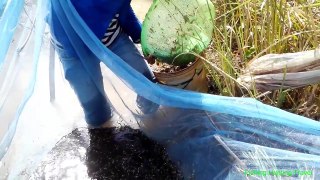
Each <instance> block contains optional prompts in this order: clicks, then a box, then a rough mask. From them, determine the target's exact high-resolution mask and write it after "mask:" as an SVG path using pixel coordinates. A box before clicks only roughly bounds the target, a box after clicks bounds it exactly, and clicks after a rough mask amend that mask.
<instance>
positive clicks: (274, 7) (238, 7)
mask: <svg viewBox="0 0 320 180" xmlns="http://www.w3.org/2000/svg"><path fill="white" fill-rule="evenodd" d="M213 2H214V4H215V7H216V12H217V13H216V21H215V24H216V28H215V32H214V35H213V42H212V44H211V46H210V48H209V49H208V51H207V52H206V54H207V58H208V59H209V60H210V61H212V62H214V63H215V64H217V65H218V67H219V68H221V69H222V70H223V71H224V72H225V73H227V74H229V75H230V76H231V77H233V78H237V77H238V76H239V75H240V74H241V73H242V70H243V69H244V68H245V66H246V64H247V63H248V62H249V61H250V60H252V59H255V58H258V57H260V56H262V55H265V54H269V53H287V52H299V51H305V50H311V49H315V48H317V47H318V46H319V44H320V0H295V1H288V0H241V1H238V0H214V1H213ZM210 77H211V79H212V82H213V83H212V84H213V85H214V89H215V92H214V93H216V94H221V95H225V96H251V97H254V98H257V97H259V98H258V99H259V100H261V101H263V102H265V103H267V104H271V105H273V106H277V107H279V108H282V109H285V110H287V111H290V112H293V113H297V114H300V115H303V116H306V117H309V118H312V119H316V120H319V119H320V85H313V86H309V87H304V88H299V89H287V90H277V91H273V92H268V93H266V95H263V96H260V95H261V94H262V93H265V92H257V91H254V92H251V93H248V92H243V91H240V90H239V89H240V88H239V87H238V85H237V83H235V82H234V80H232V79H230V78H225V77H224V76H221V75H220V74H218V73H216V71H214V70H213V69H212V70H210Z"/></svg>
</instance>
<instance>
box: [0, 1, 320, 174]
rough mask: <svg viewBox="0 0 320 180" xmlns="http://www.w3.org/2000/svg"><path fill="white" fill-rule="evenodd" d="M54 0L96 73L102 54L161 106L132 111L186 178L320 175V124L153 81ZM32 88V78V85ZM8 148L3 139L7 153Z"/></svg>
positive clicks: (66, 4)
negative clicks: (152, 110) (145, 111)
mask: <svg viewBox="0 0 320 180" xmlns="http://www.w3.org/2000/svg"><path fill="white" fill-rule="evenodd" d="M51 3H52V4H51V6H52V9H54V10H55V11H56V12H57V14H58V18H59V19H60V22H61V24H62V26H63V28H64V30H65V31H66V32H67V35H68V37H69V39H71V42H72V45H73V46H74V47H75V48H74V49H76V50H77V54H78V55H79V57H81V60H82V62H83V63H84V64H85V66H86V69H87V70H88V71H89V72H90V71H92V69H90V61H89V60H90V59H99V60H101V61H102V62H103V63H104V64H105V65H106V66H107V68H108V69H109V70H111V71H112V73H114V74H115V75H116V76H117V77H118V78H119V80H121V81H122V83H124V85H126V86H127V87H129V88H130V89H131V90H133V92H134V93H135V95H137V94H138V95H140V96H143V97H145V98H147V99H149V100H151V101H153V102H155V103H158V104H160V105H161V108H160V110H159V111H158V112H157V113H155V114H153V115H143V114H140V113H134V114H135V117H136V118H137V119H138V123H139V124H140V128H141V129H142V130H143V131H144V132H145V133H146V134H147V135H148V136H149V137H151V138H153V139H155V140H157V141H158V142H160V143H162V144H164V145H165V146H166V148H167V150H168V153H169V156H170V157H171V159H172V160H173V161H174V162H175V163H177V164H178V166H179V168H181V170H182V171H183V174H184V176H185V177H186V178H191V179H214V178H217V179H245V178H247V177H249V176H250V177H251V176H252V177H256V178H261V176H267V175H268V176H269V177H271V178H272V177H275V176H278V177H279V176H291V177H293V178H301V173H302V172H307V173H309V172H312V173H311V174H310V175H308V177H311V178H315V177H318V176H320V123H319V122H316V121H313V120H311V119H308V118H305V117H302V116H298V115H295V114H292V113H289V112H286V111H283V110H280V109H278V108H275V107H271V106H268V105H265V104H263V103H261V102H259V101H257V100H254V99H251V98H235V97H223V96H215V95H209V94H202V93H196V92H190V91H186V90H179V89H175V88H171V87H166V86H162V85H157V84H154V83H152V82H150V81H149V80H148V79H146V78H145V77H144V76H143V75H141V74H139V73H138V72H136V71H135V70H134V69H133V68H131V67H130V66H128V65H127V64H125V63H124V61H122V60H121V59H120V58H119V57H118V56H116V55H115V54H113V53H112V52H111V51H109V50H108V49H107V48H105V47H104V46H103V44H102V43H101V42H100V41H99V39H97V38H96V37H95V35H94V34H93V33H92V32H91V31H90V29H89V28H88V27H87V26H86V24H85V23H84V21H83V20H82V19H81V17H80V16H79V15H78V13H77V12H76V10H75V9H74V7H73V5H72V3H71V2H70V0H52V1H51ZM16 8H17V7H16ZM47 8H49V9H50V6H47V4H46V1H45V0H39V1H38V10H39V11H40V9H41V12H46V10H48V9H47ZM37 18H38V19H43V21H39V23H40V25H39V27H38V28H36V29H38V32H36V34H37V35H41V33H43V24H42V25H41V22H42V23H44V18H45V13H39V14H38V15H37ZM0 25H1V24H0ZM0 27H1V26H0ZM4 29H5V28H4ZM4 29H3V28H2V29H0V30H1V31H4ZM35 37H37V38H39V39H35V42H38V43H36V45H35V47H36V48H35V51H34V53H35V56H34V57H35V58H34V59H35V60H36V59H37V57H38V55H37V54H38V53H39V51H40V47H41V43H40V42H41V39H40V37H39V36H35ZM6 45H7V46H8V43H7V44H6ZM1 52H2V51H1ZM35 65H36V64H35ZM33 82H34V81H33ZM33 86H34V84H32V83H31V85H30V87H31V89H32V87H33ZM115 89H116V90H117V92H118V94H119V96H120V98H121V99H122V100H123V101H124V104H129V102H126V101H127V100H128V99H130V98H126V97H127V96H126V95H124V94H125V93H121V87H115ZM186 97H188V98H186ZM24 102H26V101H24ZM17 114H19V111H17ZM16 123H18V119H17V120H16V121H15V123H14V124H16ZM11 127H12V128H13V129H15V128H16V126H14V125H13V126H11ZM14 132H15V131H14V130H10V131H8V133H7V134H10V133H11V136H4V137H3V138H2V141H1V142H10V141H11V139H12V135H13V134H14ZM7 144H8V143H7ZM7 147H8V146H7V145H3V144H1V146H0V150H1V151H2V153H4V152H5V151H6V148H7ZM0 155H1V154H0ZM299 173H300V174H299Z"/></svg>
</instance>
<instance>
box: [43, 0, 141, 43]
mask: <svg viewBox="0 0 320 180" xmlns="http://www.w3.org/2000/svg"><path fill="white" fill-rule="evenodd" d="M71 2H72V4H73V6H74V7H75V9H76V10H77V12H78V13H79V15H80V16H81V18H82V19H83V20H84V21H85V22H86V24H87V25H88V27H89V28H90V29H91V30H92V31H93V33H94V34H95V35H96V36H97V37H98V38H99V39H102V37H103V35H104V33H105V31H106V30H107V28H108V27H109V24H110V22H111V20H112V18H113V17H114V16H115V14H116V13H119V14H120V19H119V22H120V26H121V27H122V28H123V30H124V31H125V33H127V34H128V35H129V36H130V37H131V38H132V40H133V41H134V42H137V41H139V39H140V35H141V24H140V22H139V20H138V19H137V17H136V16H135V14H134V12H133V10H132V8H131V6H130V3H131V0H71ZM49 25H50V27H51V32H52V35H53V37H54V39H56V40H57V41H58V42H59V43H60V44H61V45H62V46H64V47H68V46H70V42H69V40H68V38H67V36H66V34H65V32H64V31H63V29H62V27H61V25H60V23H59V22H58V20H57V18H56V14H55V12H54V11H53V10H52V15H51V20H49Z"/></svg>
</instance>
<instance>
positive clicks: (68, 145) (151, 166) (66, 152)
mask: <svg viewBox="0 0 320 180" xmlns="http://www.w3.org/2000/svg"><path fill="white" fill-rule="evenodd" d="M32 178H33V179H64V178H67V179H68V178H72V179H182V178H183V177H182V175H181V173H180V171H179V170H178V169H177V167H176V166H175V164H173V163H172V162H171V161H170V160H169V159H168V156H167V154H166V151H165V148H164V147H162V146H161V145H159V144H157V143H156V142H154V141H152V140H150V139H149V138H147V137H146V136H145V135H144V134H143V133H142V132H140V131H139V130H134V129H131V128H130V127H122V128H120V129H119V128H109V129H89V130H88V129H75V130H74V131H73V132H71V133H70V134H69V135H67V136H65V137H64V138H62V139H61V140H60V141H59V142H58V143H57V144H56V146H55V147H54V148H53V149H52V150H51V152H50V153H49V154H48V156H47V158H46V159H45V160H43V162H42V163H41V165H40V166H39V167H38V168H37V170H36V171H35V173H34V174H33V175H32Z"/></svg>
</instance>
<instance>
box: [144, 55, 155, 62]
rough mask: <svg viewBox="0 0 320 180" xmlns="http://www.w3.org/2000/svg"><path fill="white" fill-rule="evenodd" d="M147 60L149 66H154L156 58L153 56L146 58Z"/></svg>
mask: <svg viewBox="0 0 320 180" xmlns="http://www.w3.org/2000/svg"><path fill="white" fill-rule="evenodd" d="M145 59H146V60H147V62H148V63H149V64H154V63H155V62H156V57H154V56H152V55H149V56H146V57H145Z"/></svg>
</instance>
